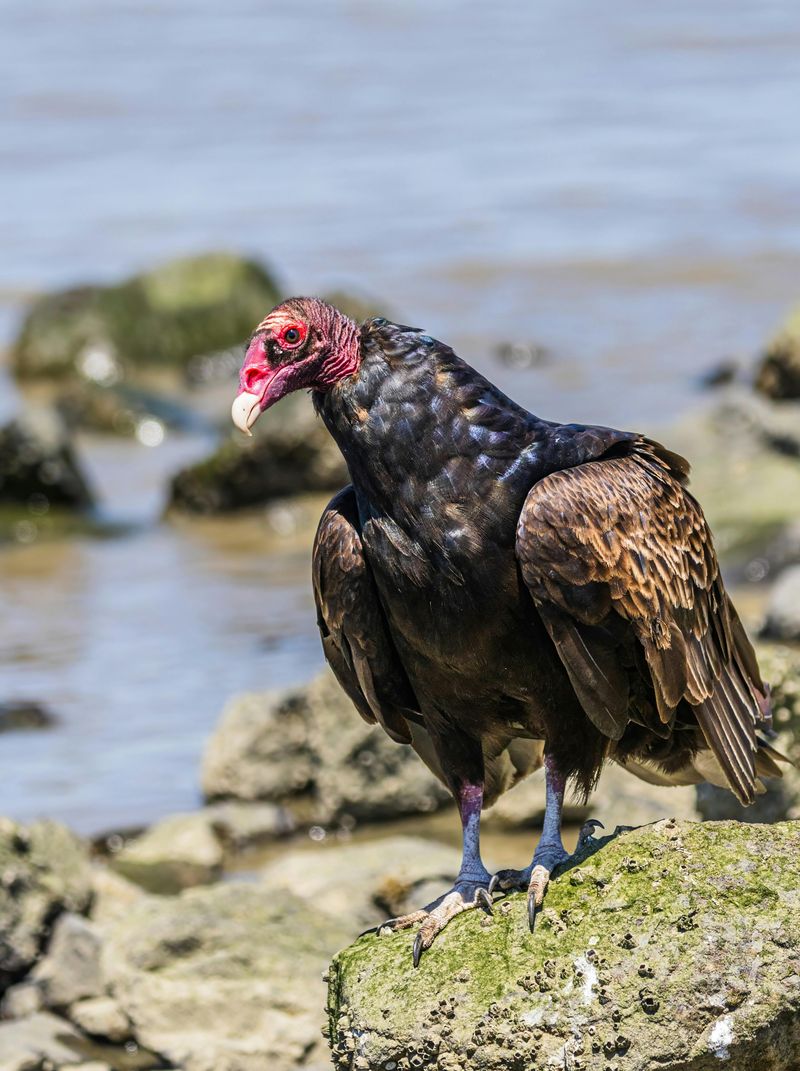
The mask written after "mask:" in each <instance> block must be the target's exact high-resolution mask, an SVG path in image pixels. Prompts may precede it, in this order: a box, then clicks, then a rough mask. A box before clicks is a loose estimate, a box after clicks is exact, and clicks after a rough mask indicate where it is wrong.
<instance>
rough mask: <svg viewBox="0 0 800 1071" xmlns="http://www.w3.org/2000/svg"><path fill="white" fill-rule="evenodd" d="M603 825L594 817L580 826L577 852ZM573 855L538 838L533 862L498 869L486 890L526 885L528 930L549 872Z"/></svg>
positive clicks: (538, 906)
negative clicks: (523, 866)
mask: <svg viewBox="0 0 800 1071" xmlns="http://www.w3.org/2000/svg"><path fill="white" fill-rule="evenodd" d="M598 826H599V827H600V828H601V829H602V828H603V823H602V822H598V821H597V819H596V818H590V819H589V820H588V821H587V822H585V823H584V825H583V826H582V827H581V831H580V834H579V836H578V846H577V848H576V852H577V851H579V850H580V849H581V848H584V847H586V846H587V845H588V843H589V842H590V841H591V840H592V839H593V834H594V831H595V829H596V828H597V827H598ZM571 858H572V856H571V855H570V854H569V852H568V851H567V850H566V848H565V847H564V845H563V844H562V843H561V841H560V840H559V841H557V842H554V843H549V844H548V843H543V842H541V841H540V842H539V845H538V847H537V848H536V851H535V853H534V856H533V862H532V863H531V864H530V866H527V867H525V869H524V870H498V872H497V873H496V874H495V875H494V877H493V878H492V880H491V882H490V883H489V892H490V893H493V892H494V891H495V890H497V889H499V890H501V891H502V892H507V891H509V890H511V889H525V890H527V893H528V925H529V926H530V928H531V933H532V932H533V928H534V926H535V924H536V916H537V914H538V912H539V908H540V907H541V906H542V902H543V901H544V894H545V892H546V891H547V886H548V885H549V884H550V875H551V874H552V873H553V871H554V870H555V869H556V867H558V866H560V865H561V864H562V863H566V862H567V861H568V860H570V859H571Z"/></svg>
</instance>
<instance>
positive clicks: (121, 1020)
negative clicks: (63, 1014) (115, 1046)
mask: <svg viewBox="0 0 800 1071" xmlns="http://www.w3.org/2000/svg"><path fill="white" fill-rule="evenodd" d="M68 1014H69V1017H70V1019H71V1020H72V1022H73V1023H75V1025H76V1026H78V1027H80V1029H81V1030H83V1031H85V1032H86V1033H87V1034H91V1035H93V1036H94V1037H101V1038H108V1040H109V1041H127V1040H128V1038H129V1037H130V1036H131V1024H130V1020H129V1019H128V1016H127V1015H126V1014H125V1012H124V1011H123V1010H122V1008H121V1007H120V1006H119V1003H118V1002H117V1001H116V1000H114V998H113V997H89V998H87V999H85V1000H79V1001H78V1002H77V1003H76V1004H73V1005H72V1007H71V1008H70V1009H69V1012H68Z"/></svg>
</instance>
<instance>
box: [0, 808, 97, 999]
mask: <svg viewBox="0 0 800 1071" xmlns="http://www.w3.org/2000/svg"><path fill="white" fill-rule="evenodd" d="M90 895H91V871H90V867H89V859H88V853H87V851H86V848H85V846H84V845H83V844H82V843H81V842H80V841H79V840H78V838H77V837H75V836H74V835H73V834H72V833H70V832H69V831H68V830H67V829H65V828H64V827H63V826H60V825H58V824H57V823H56V822H48V821H43V822H35V823H33V824H32V825H30V826H27V827H25V826H21V825H17V824H16V823H14V822H11V821H9V819H7V818H6V819H0V992H1V991H3V990H4V989H5V988H6V987H7V986H8V985H9V984H10V983H12V982H14V981H16V980H17V979H18V978H20V977H21V976H22V975H23V974H24V973H25V971H26V970H27V969H28V968H30V967H31V966H32V965H33V963H34V961H35V960H36V959H37V957H38V955H39V952H40V949H41V947H42V944H43V942H44V941H45V939H46V937H47V934H48V929H49V926H50V925H51V923H52V921H53V919H54V918H55V917H56V916H57V915H58V914H59V913H60V912H62V911H65V910H67V911H83V910H84V909H85V908H86V907H87V905H88V903H89V897H90Z"/></svg>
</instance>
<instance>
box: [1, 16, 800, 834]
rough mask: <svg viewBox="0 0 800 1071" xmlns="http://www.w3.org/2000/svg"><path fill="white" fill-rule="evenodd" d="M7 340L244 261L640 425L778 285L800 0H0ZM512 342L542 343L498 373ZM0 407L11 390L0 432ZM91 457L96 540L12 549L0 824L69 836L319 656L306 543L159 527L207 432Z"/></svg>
mask: <svg viewBox="0 0 800 1071" xmlns="http://www.w3.org/2000/svg"><path fill="white" fill-rule="evenodd" d="M1 17H2V24H3V25H2V33H0V72H2V74H0V82H2V96H1V99H2V107H0V155H1V156H2V194H3V196H2V197H0V238H1V239H2V250H3V255H2V259H0V337H2V338H5V339H9V338H10V337H12V335H13V332H14V330H15V325H16V323H17V321H18V318H19V315H20V310H21V308H22V306H23V303H24V300H25V298H26V296H28V295H30V294H32V293H35V292H38V291H40V290H42V289H46V288H48V287H51V286H58V285H67V284H73V283H77V282H81V281H85V280H89V279H100V280H112V279H116V278H118V277H121V276H123V275H125V274H126V273H129V272H131V271H134V270H138V269H139V268H141V267H144V266H148V265H150V264H152V263H153V262H154V261H156V260H158V259H161V258H165V257H168V256H171V255H174V254H179V253H184V252H187V251H193V250H201V249H207V248H218V247H225V248H233V249H243V250H245V251H249V252H252V253H254V254H255V255H258V256H261V257H263V258H265V259H266V260H268V261H269V262H270V263H272V264H274V266H275V267H276V270H278V271H279V273H280V274H281V276H282V278H283V279H284V280H285V283H286V286H287V288H290V289H293V290H295V291H305V292H309V291H319V290H324V289H330V288H331V287H334V286H344V287H350V288H355V289H357V290H359V291H361V292H363V293H365V294H367V295H373V296H375V297H377V298H379V299H381V300H383V301H385V302H386V306H387V312H388V313H389V314H392V313H395V314H396V315H397V316H398V317H401V318H404V319H405V320H406V321H407V322H412V323H415V324H417V325H419V326H422V327H424V328H426V329H427V330H429V331H431V332H432V333H434V334H437V335H439V336H440V337H443V338H446V339H447V340H448V341H450V342H452V343H453V344H455V345H456V346H457V348H458V349H459V351H460V352H461V353H462V354H463V355H464V356H465V357H467V358H468V359H471V360H473V361H474V362H475V363H477V364H479V365H480V366H481V367H482V368H483V369H484V370H486V371H488V372H489V374H490V375H492V376H493V378H495V379H497V380H499V381H500V382H501V384H502V385H503V386H504V387H505V388H506V389H508V390H509V391H510V392H512V393H513V394H514V395H515V396H517V397H518V398H519V399H520V400H521V401H523V402H525V403H526V404H528V405H529V406H530V407H531V408H533V409H536V410H538V411H539V412H541V413H543V414H544V415H547V416H551V417H559V418H565V419H586V420H593V421H596V422H602V423H610V424H624V425H627V426H636V427H642V428H647V427H651V426H653V425H656V424H663V423H665V422H667V421H669V420H671V419H672V418H673V417H674V416H675V415H677V414H678V413H680V412H681V411H682V410H684V409H685V408H686V407H687V406H688V405H689V404H691V402H692V399H693V398H694V397H695V391H696V386H695V383H696V378H697V375H698V373H699V372H700V371H702V369H704V368H706V367H708V366H709V365H710V364H713V363H714V362H716V361H717V360H719V359H720V358H722V357H725V356H728V355H731V354H733V355H744V356H745V357H746V356H747V355H749V354H750V353H752V352H753V351H754V350H755V349H756V348H757V347H758V346H759V344H760V343H761V342H762V340H763V338H764V337H765V335H766V334H768V333H769V332H770V331H771V330H772V328H773V326H774V324H775V322H776V321H777V319H778V318H779V317H780V316H781V314H782V312H783V310H784V308H785V307H786V306H787V305H788V304H789V303H791V302H792V301H793V300H795V299H796V298H797V296H798V292H800V183H798V175H800V140H799V139H798V138H797V136H796V113H797V108H796V102H797V100H798V99H800V64H798V63H797V54H798V48H800V9H798V7H797V5H795V4H791V3H788V2H786V3H780V2H775V3H764V4H759V5H752V4H744V3H739V2H733V3H729V2H726V3H722V2H721V0H717V2H710V0H705V2H701V3H691V4H690V3H682V2H678V3H674V4H670V5H668V6H666V7H663V8H661V9H659V10H656V9H654V8H653V7H652V5H642V4H637V3H633V2H631V0H621V2H620V3H618V4H616V5H586V4H577V3H570V2H567V3H564V2H559V3H555V2H552V3H551V2H543V3H537V4H535V5H533V4H524V3H514V4H512V3H502V2H501V3H496V4H491V5H487V4H480V5H479V4H472V3H466V4H465V3H461V2H458V3H457V2H456V0H425V2H424V3H422V2H421V0H420V2H417V0H402V2H401V0H377V2H372V3H366V2H363V0H362V2H358V0H351V2H344V0H334V2H330V3H329V2H324V3H323V2H322V0H309V2H307V3H298V4H286V5H281V6H277V5H265V4H262V3H256V2H254V0H252V2H248V0H229V2H228V3H226V4H224V5H220V4H218V3H216V2H212V0H195V2H192V3H188V2H187V0H165V2H163V3H159V4H148V5H142V4H132V3H127V2H122V0H104V2H103V3H100V2H98V0H74V2H72V3H70V4H68V5H65V4H62V3H59V2H56V0H39V2H35V3H30V2H28V0H25V2H23V0H6V3H5V4H4V5H3V11H2V16H1ZM503 340H512V341H527V340H535V341H537V342H539V343H540V344H542V345H544V346H545V347H547V348H548V349H549V350H550V351H551V353H552V358H551V360H550V361H549V363H547V364H545V365H544V366H543V367H542V368H540V369H535V370H528V371H521V370H514V369H510V368H508V367H506V366H504V365H502V364H500V363H498V362H497V360H496V359H495V358H494V357H493V350H494V347H495V345H496V344H497V343H498V342H500V341H503ZM15 405H16V401H15V395H14V392H13V391H12V390H11V387H10V385H9V384H8V382H7V381H5V380H0V418H2V417H4V416H6V415H7V414H8V413H9V412H12V411H13V409H14V407H15ZM207 445H208V444H207V443H206V442H203V441H201V440H199V439H192V440H186V439H176V438H174V437H169V438H168V439H167V441H166V443H165V444H164V445H163V446H162V447H159V448H157V449H155V450H153V451H148V450H146V449H145V448H140V447H132V446H129V445H121V444H113V443H107V442H102V441H93V442H88V443H86V444H84V448H85V452H86V456H87V459H88V462H89V465H90V467H91V470H92V472H93V474H94V476H95V480H96V482H97V483H98V485H99V487H100V489H101V492H102V495H103V508H104V510H105V511H106V512H107V513H108V514H109V515H111V516H113V517H117V518H120V519H124V520H126V521H128V522H131V523H132V524H133V527H132V529H131V530H130V532H129V534H127V535H126V536H124V537H121V538H118V539H114V540H108V541H99V542H98V541H84V540H78V541H75V542H72V543H69V544H67V545H57V546H53V545H51V546H37V545H34V546H30V547H16V548H13V549H10V550H3V551H0V598H2V606H3V613H2V615H0V697H2V696H12V695H13V696H29V697H32V698H38V699H41V700H43V701H45V702H47V703H48V704H50V705H51V706H52V707H53V709H54V710H55V711H56V712H57V713H58V714H59V715H60V717H61V719H62V720H61V727H60V728H59V729H57V730H55V731H53V732H51V733H47V734H40V735H35V734H19V735H10V734H9V735H6V736H4V737H2V738H0V748H2V755H3V777H2V778H1V779H0V813H4V814H11V815H15V816H20V817H29V816H30V815H32V814H36V813H49V814H55V815H59V816H61V817H63V818H65V819H67V820H68V821H70V822H72V823H73V824H75V825H76V826H78V827H79V828H81V829H85V830H95V829H98V828H102V827H105V826H108V825H111V824H115V823H125V822H133V823H135V822H138V821H140V820H146V819H149V818H152V817H154V816H155V815H157V814H159V813H164V812H166V811H168V810H175V809H178V808H179V807H186V806H191V805H192V804H193V802H194V801H195V799H196V793H197V789H196V782H197V761H198V756H199V752H200V748H201V746H202V740H203V738H204V737H205V735H206V734H207V732H208V731H209V729H210V727H211V725H212V724H213V722H214V721H215V719H216V717H217V716H218V714H219V710H220V708H221V705H222V703H223V702H224V700H225V698H226V697H227V696H228V695H229V694H231V693H233V692H236V691H240V690H243V689H247V688H253V687H264V686H268V685H270V684H278V683H282V682H287V681H291V680H302V679H303V678H305V677H306V676H307V675H308V674H309V672H310V671H311V668H312V667H313V666H315V665H317V664H318V663H319V660H320V659H319V653H318V647H317V641H316V638H315V636H314V631H313V614H312V612H311V606H310V596H309V592H308V576H307V574H308V563H307V550H306V545H305V540H304V539H299V538H297V539H295V538H292V537H291V536H288V537H284V538H283V539H278V538H276V537H275V536H274V535H270V534H269V529H268V527H267V526H266V525H265V524H264V523H263V521H262V519H260V518H256V519H254V520H253V519H250V520H243V521H236V522H230V523H225V524H211V525H208V524H197V525H193V526H187V525H181V526H165V525H161V524H158V523H157V517H158V515H159V510H160V505H161V501H162V491H163V485H164V480H165V478H166V476H167V474H168V473H169V472H171V471H172V470H173V469H174V468H175V467H176V466H177V465H178V464H180V463H182V462H183V461H185V460H186V459H188V458H189V457H192V456H199V455H200V454H202V452H203V451H204V450H205V449H206V448H207Z"/></svg>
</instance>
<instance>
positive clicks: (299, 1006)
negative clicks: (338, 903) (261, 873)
mask: <svg viewBox="0 0 800 1071" xmlns="http://www.w3.org/2000/svg"><path fill="white" fill-rule="evenodd" d="M347 937H348V931H347V929H346V928H345V927H344V926H343V925H342V923H341V922H340V921H339V920H337V919H336V918H335V917H333V916H331V915H328V914H327V913H326V912H325V911H323V910H319V909H311V908H309V907H307V906H306V905H305V904H304V903H303V902H302V901H300V900H299V899H296V898H294V897H287V896H270V895H268V894H267V893H266V891H265V889H264V888H263V886H260V885H259V886H256V885H253V884H245V883H233V882H231V883H225V884H220V885H216V886H212V887H210V888H201V889H191V890H188V891H185V892H183V893H181V894H180V895H179V896H176V897H169V898H164V897H153V898H148V899H146V900H145V901H143V902H142V903H141V904H139V905H137V906H135V907H134V908H132V910H131V911H130V913H129V915H128V917H127V918H125V919H122V920H120V922H119V923H118V924H117V926H116V927H115V928H114V930H113V932H112V933H111V934H110V935H109V939H108V941H107V942H106V945H105V948H104V954H103V968H104V972H105V976H106V978H107V979H108V982H109V985H110V988H111V990H112V991H113V993H114V995H115V998H116V1000H117V1001H118V1002H119V1004H120V1006H121V1008H122V1009H123V1011H124V1012H125V1014H126V1015H127V1016H128V1018H129V1019H130V1020H131V1023H132V1024H133V1029H134V1033H135V1036H136V1038H137V1039H138V1040H139V1041H140V1042H141V1043H142V1044H144V1045H146V1046H148V1047H149V1048H151V1049H153V1050H155V1051H158V1052H159V1053H161V1054H162V1055H163V1056H164V1057H165V1058H166V1059H167V1060H168V1061H169V1062H170V1063H171V1064H173V1065H175V1066H178V1067H180V1068H183V1069H184V1071H262V1069H264V1068H269V1069H270V1071H289V1069H295V1068H298V1067H303V1068H306V1067H308V1068H314V1069H315V1071H317V1069H318V1071H322V1069H323V1068H325V1067H326V1066H327V1063H328V1057H327V1053H326V1051H325V1046H324V1043H323V1040H322V1037H321V1034H320V1026H321V1022H322V1009H323V1004H324V986H323V984H322V981H321V973H322V969H323V967H324V964H325V962H326V961H327V959H328V957H329V955H330V954H331V953H332V952H333V950H334V949H335V948H337V947H340V946H341V944H342V943H343V942H344V941H345V940H346V939H347Z"/></svg>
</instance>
